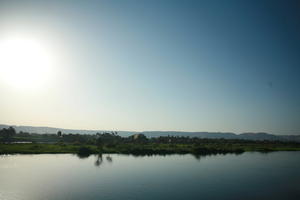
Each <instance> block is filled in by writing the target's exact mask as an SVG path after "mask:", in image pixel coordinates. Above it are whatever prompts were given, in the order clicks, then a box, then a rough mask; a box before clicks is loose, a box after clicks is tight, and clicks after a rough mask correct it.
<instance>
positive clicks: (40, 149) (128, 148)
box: [0, 128, 300, 165]
mask: <svg viewBox="0 0 300 200" xmlns="http://www.w3.org/2000/svg"><path fill="white" fill-rule="evenodd" d="M20 141H27V142H32V143H30V144H8V143H12V142H20ZM280 150H290V151H293V150H300V143H296V142H281V141H252V140H236V139H235V140H226V139H203V138H202V139H201V138H189V137H175V136H166V137H157V138H147V137H145V136H144V135H142V134H136V135H133V136H130V137H120V136H119V135H118V134H117V133H116V132H113V133H97V134H95V135H79V134H63V133H61V132H58V133H57V134H29V133H24V132H20V133H16V132H15V130H14V129H13V128H9V129H2V130H0V153H2V154H4V153H76V154H78V155H79V156H80V157H84V156H87V155H89V154H98V153H124V154H133V155H153V154H160V155H167V154H173V153H176V154H186V153H192V154H194V155H210V154H220V153H221V154H225V153H242V152H244V151H261V152H269V151H280ZM106 160H107V161H108V162H110V161H111V158H110V157H106ZM102 161H103V159H102V158H101V159H100V158H99V159H98V161H97V163H99V165H100V164H101V162H102ZM95 164H96V163H95Z"/></svg>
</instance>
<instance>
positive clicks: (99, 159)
mask: <svg viewBox="0 0 300 200" xmlns="http://www.w3.org/2000/svg"><path fill="white" fill-rule="evenodd" d="M106 161H107V162H109V163H111V162H112V161H113V159H112V157H111V156H110V155H108V156H106ZM103 162H104V159H103V155H102V154H98V155H97V159H96V161H95V166H96V167H100V166H101V165H102V164H103Z"/></svg>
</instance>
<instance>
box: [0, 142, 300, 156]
mask: <svg viewBox="0 0 300 200" xmlns="http://www.w3.org/2000/svg"><path fill="white" fill-rule="evenodd" d="M245 151H262V152H267V151H300V145H299V144H284V143H282V144H272V143H270V144H253V143H249V144H247V143H246V144H242V143H240V144H239V143H237V144H232V143H231V144H226V143H224V144H220V143H218V144H214V143H212V144H201V145H199V144H198V145H195V144H154V143H147V144H134V143H129V144H118V145H104V146H101V147H97V146H96V145H74V144H40V143H39V144H37V143H31V144H0V154H16V153H19V154H41V153H124V154H140V155H145V154H172V153H177V154H185V153H192V154H218V153H242V152H245Z"/></svg>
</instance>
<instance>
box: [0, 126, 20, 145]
mask: <svg viewBox="0 0 300 200" xmlns="http://www.w3.org/2000/svg"><path fill="white" fill-rule="evenodd" d="M15 135H16V130H15V129H14V128H13V127H11V126H10V127H9V128H4V129H2V130H1V131H0V136H2V138H3V140H4V142H10V141H11V140H12V138H13V137H14V136H15Z"/></svg>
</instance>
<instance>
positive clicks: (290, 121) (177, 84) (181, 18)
mask: <svg viewBox="0 0 300 200" xmlns="http://www.w3.org/2000/svg"><path fill="white" fill-rule="evenodd" d="M299 10H300V4H299V1H286V0H284V1H275V0H271V1H263V0H257V1H255V0H252V1H246V0H245V1H242V0H238V1H229V0H227V1H224V0H220V1H214V0H207V1H200V0H199V1H183V0H181V1H175V0H161V1H154V0H149V1H143V0H135V1H127V0H120V1H116V0H107V1H62V0H58V1H53V0H52V1H25V0H22V1H13V0H7V1H3V0H0V40H3V41H7V40H8V39H7V38H17V39H15V40H14V41H24V40H25V41H27V40H28V38H30V41H36V42H37V43H38V44H39V45H40V46H41V48H43V49H47V53H46V54H47V55H49V57H50V58H51V59H44V57H43V59H42V58H41V55H40V53H39V50H35V51H34V50H33V47H32V45H31V43H29V44H28V45H26V44H27V43H26V42H25V43H24V42H23V43H22V42H15V43H16V44H14V45H15V46H14V48H12V52H15V51H16V50H15V49H17V50H18V49H19V50H20V49H21V50H20V51H21V53H20V52H19V53H14V54H13V59H10V60H9V61H6V62H2V66H0V67H1V68H0V69H1V71H0V73H2V76H1V77H2V80H0V95H1V96H0V124H14V125H37V126H53V127H61V128H79V129H112V130H136V131H139V130H178V131H231V132H236V133H241V132H258V131H265V132H270V133H275V134H300V37H299V36H300V11H299ZM0 44H1V43H0ZM5 51H6V50H5ZM5 51H4V52H5ZM22 52H24V53H26V54H23V53H22ZM30 53H32V54H33V55H34V57H36V58H37V59H38V58H40V59H39V60H38V61H39V62H35V61H34V62H35V63H38V64H37V65H38V66H39V67H41V68H43V65H47V64H49V62H51V63H52V66H51V67H52V68H51V73H49V74H48V72H47V73H46V75H45V73H44V74H42V72H39V71H38V70H36V68H32V69H31V68H30V67H31V65H30V64H29V65H24V66H23V65H22V63H23V60H22V59H19V57H22V55H27V54H28V55H30ZM3 54H5V53H3ZM5 55H6V54H5ZM0 56H1V55H0ZM29 57H30V56H29ZM26 58H27V56H26ZM14 59H15V61H13V62H14V63H15V65H18V66H19V65H20V67H18V66H17V68H16V70H15V71H14V72H13V74H14V76H12V75H11V71H10V74H7V72H8V71H9V70H10V69H8V65H9V64H10V63H9V62H11V60H14ZM18 59H19V60H21V61H20V62H18ZM0 62H1V61H0ZM31 62H33V61H32V60H31ZM7 63H8V64H7ZM16 63H17V64H16ZM22 67H23V68H22ZM21 68H22V69H21ZM29 68H30V69H29ZM24 70H25V71H24ZM30 70H31V71H30ZM6 76H12V77H10V78H14V79H15V80H14V81H13V82H14V86H13V85H12V84H9V81H7V80H6V79H5V77H6ZM24 76H25V78H24ZM37 77H40V79H46V78H47V82H43V84H42V81H41V80H40V79H38V78H37ZM4 79H5V80H4ZM28 81H29V82H28ZM30 81H31V82H30ZM27 82H28V83H27ZM29 83H30V84H29ZM26 84H27V85H31V86H40V87H22V86H24V85H26Z"/></svg>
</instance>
